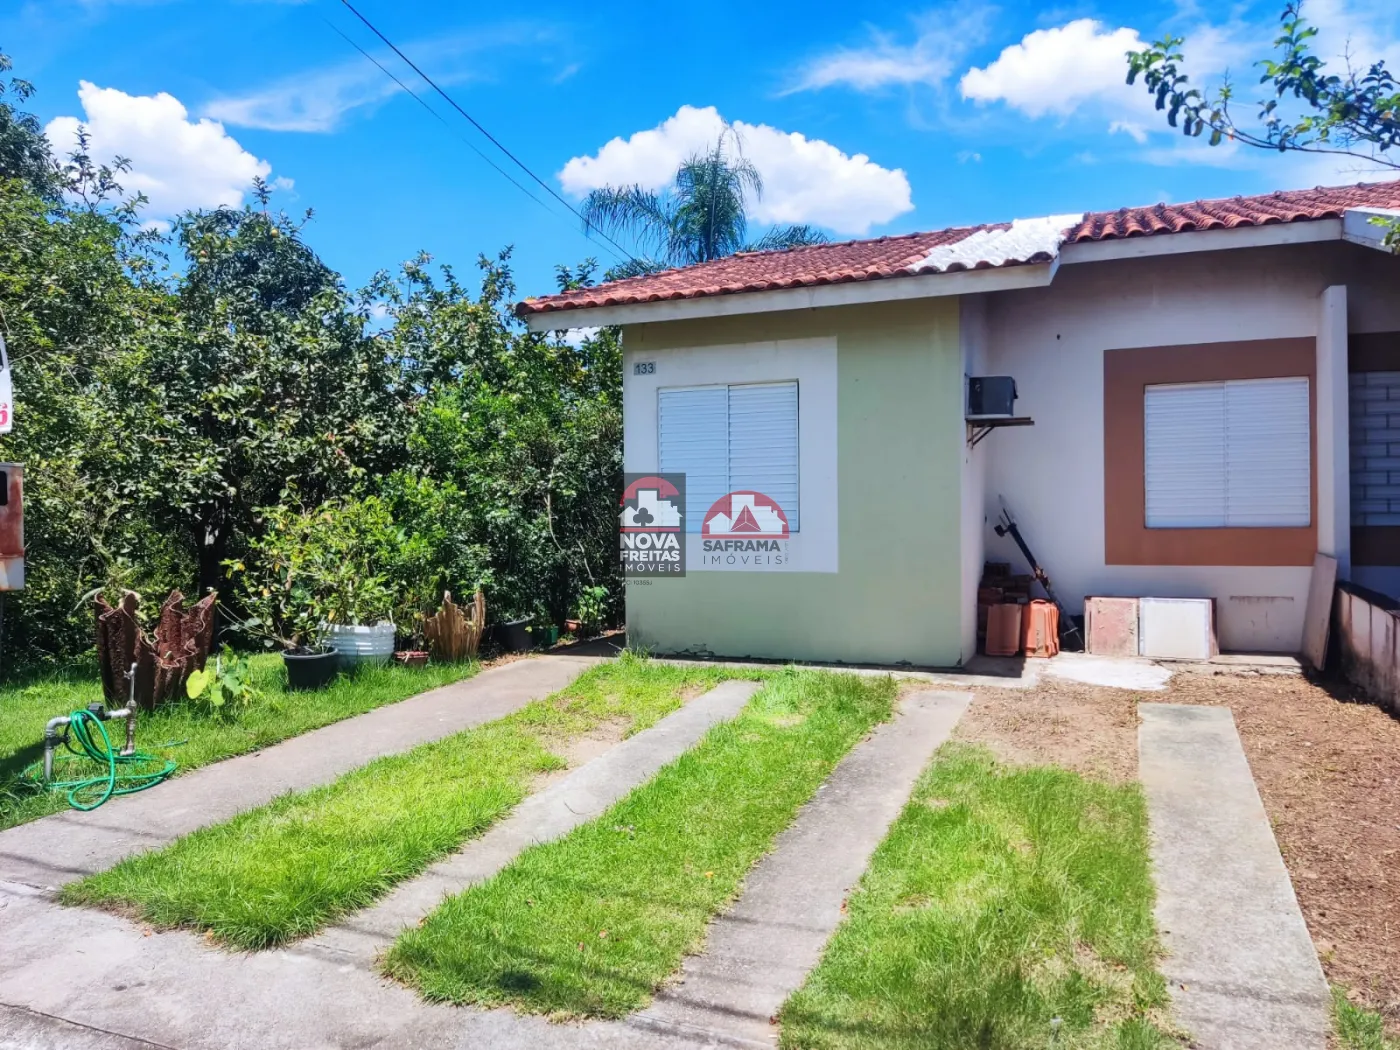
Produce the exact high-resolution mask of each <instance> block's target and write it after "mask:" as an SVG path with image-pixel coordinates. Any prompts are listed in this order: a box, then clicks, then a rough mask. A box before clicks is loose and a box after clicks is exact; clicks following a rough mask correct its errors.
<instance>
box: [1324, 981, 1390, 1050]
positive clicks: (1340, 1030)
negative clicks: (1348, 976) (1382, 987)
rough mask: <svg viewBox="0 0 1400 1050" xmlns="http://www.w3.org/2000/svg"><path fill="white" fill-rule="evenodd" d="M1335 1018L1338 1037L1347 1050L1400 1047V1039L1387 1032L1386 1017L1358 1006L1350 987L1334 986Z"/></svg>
mask: <svg viewBox="0 0 1400 1050" xmlns="http://www.w3.org/2000/svg"><path fill="white" fill-rule="evenodd" d="M1332 1021H1333V1023H1334V1025H1335V1026H1336V1029H1337V1040H1338V1042H1339V1043H1341V1045H1342V1046H1343V1047H1344V1048H1345V1050H1400V1039H1390V1038H1388V1037H1387V1036H1386V1034H1385V1019H1384V1018H1382V1017H1381V1015H1380V1014H1378V1013H1376V1012H1375V1011H1374V1010H1368V1009H1366V1008H1365V1007H1364V1006H1357V1005H1356V1004H1355V1003H1353V1002H1352V1001H1351V1000H1350V999H1348V998H1347V990H1346V989H1345V988H1342V987H1339V986H1337V985H1335V984H1334V985H1333V986H1332Z"/></svg>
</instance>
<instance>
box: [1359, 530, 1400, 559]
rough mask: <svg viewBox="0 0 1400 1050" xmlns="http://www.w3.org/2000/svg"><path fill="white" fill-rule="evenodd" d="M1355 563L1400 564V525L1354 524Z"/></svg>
mask: <svg viewBox="0 0 1400 1050" xmlns="http://www.w3.org/2000/svg"><path fill="white" fill-rule="evenodd" d="M1351 563H1352V564H1353V565H1400V525H1353V526H1352V529H1351Z"/></svg>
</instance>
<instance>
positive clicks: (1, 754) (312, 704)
mask: <svg viewBox="0 0 1400 1050" xmlns="http://www.w3.org/2000/svg"><path fill="white" fill-rule="evenodd" d="M252 664H253V674H254V679H255V683H256V685H257V686H258V688H259V689H261V690H262V691H263V692H264V693H265V694H266V699H264V700H262V701H260V702H258V703H256V704H254V705H253V706H251V707H250V708H249V709H247V710H245V711H242V712H239V713H237V714H234V715H232V716H230V717H225V718H215V717H211V716H210V715H208V714H205V713H202V712H200V711H199V710H198V709H196V708H195V707H194V706H193V705H190V704H186V703H177V704H168V705H166V706H165V707H163V708H161V709H160V710H158V711H156V712H155V713H153V714H150V715H142V716H141V718H140V720H139V721H138V723H137V731H136V746H137V747H138V748H139V749H140V750H142V751H145V752H149V753H151V754H155V755H159V756H160V757H161V758H162V759H165V758H173V759H174V760H175V761H176V762H178V763H179V764H180V771H181V772H187V771H189V770H191V769H197V768H198V767H200V766H204V765H208V764H209V763H210V762H217V761H218V760H219V759H222V758H229V757H231V756H233V755H241V754H243V753H245V752H248V751H256V750H257V749H258V748H261V747H266V746H267V745H269V744H275V743H277V742H278V741H279V740H285V739H286V738H287V737H291V736H296V735H298V734H300V733H305V732H307V731H309V730H312V729H317V728H319V727H321V726H324V725H328V724H329V723H331V722H338V721H340V720H341V719H342V718H349V717H350V716H351V715H359V714H363V713H364V712H366V711H371V710H373V709H374V708H376V707H381V706H383V705H384V704H392V703H394V702H395V701H398V700H403V699H405V698H407V697H410V696H413V695H414V694H415V693H421V692H423V691H424V690H426V689H432V688H433V687H435V686H439V685H446V684H447V683H448V682H455V681H457V680H458V679H460V678H465V677H468V676H469V675H472V674H475V673H476V670H477V665H476V664H429V665H428V666H427V667H424V668H419V669H416V670H415V669H409V668H403V667H398V666H383V667H366V668H362V669H360V670H359V671H358V672H357V673H356V674H354V675H341V676H340V677H339V678H337V679H336V680H335V682H334V683H332V684H331V685H330V687H328V688H326V689H322V690H318V691H316V692H296V693H294V692H289V691H288V690H287V687H286V681H287V677H286V673H285V672H284V671H283V670H282V658H281V657H280V656H278V655H276V654H267V655H258V656H254V657H253V658H252ZM101 699H102V685H101V683H100V682H99V681H98V678H97V669H96V667H93V668H92V669H91V670H90V671H70V672H68V673H65V674H55V675H50V676H48V677H44V678H41V679H38V680H35V681H31V682H28V683H27V684H24V685H20V686H12V687H7V688H4V689H0V828H8V827H13V826H14V825H15V824H23V823H24V822H25V821H28V820H33V819H35V818H36V817H42V816H44V815H45V814H48V813H53V812H56V811H57V810H60V809H65V808H66V807H67V802H66V801H65V799H64V796H63V795H62V794H61V793H56V792H46V791H42V790H39V789H37V788H36V787H35V785H34V783H33V782H32V781H31V780H28V779H26V778H23V777H22V774H23V772H24V769H25V767H27V766H29V765H30V764H31V763H33V762H35V761H37V760H38V759H41V758H42V757H43V754H44V748H43V737H44V725H45V724H46V723H47V722H48V720H49V719H50V718H53V717H54V716H55V715H66V714H68V713H70V712H71V711H74V710H76V709H77V708H80V707H86V706H87V705H88V704H90V703H94V702H97V701H100V700H101ZM116 731H117V733H118V735H120V734H121V733H122V732H124V730H123V729H121V727H120V726H118V727H117V730H116ZM60 754H65V752H60ZM73 769H79V770H81V772H77V773H76V775H78V776H91V775H94V774H95V773H96V772H98V768H97V767H96V766H95V765H93V764H92V763H90V762H88V763H82V764H81V765H79V764H77V763H74V766H73V767H70V771H72V770H73ZM58 779H62V776H61V775H60V776H59V777H58ZM154 790H156V791H170V790H178V788H174V787H172V786H170V785H164V786H162V787H157V788H155V789H154Z"/></svg>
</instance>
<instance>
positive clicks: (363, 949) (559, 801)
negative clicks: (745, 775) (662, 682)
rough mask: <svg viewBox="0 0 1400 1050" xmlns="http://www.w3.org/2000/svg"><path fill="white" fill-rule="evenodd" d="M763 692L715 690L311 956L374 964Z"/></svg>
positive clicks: (555, 787)
mask: <svg viewBox="0 0 1400 1050" xmlns="http://www.w3.org/2000/svg"><path fill="white" fill-rule="evenodd" d="M757 691H758V683H756V682H725V683H723V684H721V685H719V686H716V687H715V688H714V689H711V690H710V691H709V692H707V693H705V694H704V695H703V696H700V697H697V698H696V699H694V700H692V701H690V703H688V704H686V705H685V706H684V707H682V708H680V709H679V710H678V711H674V712H672V713H671V714H670V715H667V716H666V717H665V718H663V719H662V720H661V721H660V722H658V723H657V724H656V725H654V726H652V727H651V728H650V729H647V730H644V731H643V732H641V733H638V734H637V735H636V736H634V737H631V738H629V739H627V740H624V741H622V743H620V744H618V745H616V746H615V747H613V748H611V749H610V750H609V751H607V752H605V753H604V754H602V755H600V756H599V757H597V758H595V759H594V760H593V761H591V762H588V763H586V764H585V765H582V766H580V767H579V768H578V769H576V770H574V771H573V772H571V773H570V774H569V775H568V776H566V777H564V778H563V779H562V780H558V781H556V782H555V783H553V784H551V785H550V786H549V787H547V788H545V789H544V790H543V791H541V792H540V793H539V794H537V795H532V796H530V797H529V798H527V799H525V801H523V802H522V803H520V805H519V806H517V807H516V808H515V811H514V812H513V813H512V814H511V815H510V816H509V817H508V818H506V819H505V820H504V821H502V822H501V823H499V824H497V825H496V826H495V827H493V828H492V829H491V830H490V831H488V832H486V834H484V835H482V836H481V837H480V838H478V839H474V840H472V841H471V842H469V843H467V845H466V846H465V847H464V848H463V849H461V850H460V851H459V852H457V853H455V854H453V855H452V856H450V857H448V858H447V859H446V860H443V861H441V862H439V863H437V864H434V865H433V866H432V867H431V868H429V869H428V870H427V871H426V872H424V873H423V875H421V876H420V877H418V878H416V879H413V880H411V881H409V882H406V883H404V884H403V885H402V886H400V887H399V888H398V889H396V890H395V891H394V892H393V893H391V894H390V895H389V896H388V897H386V898H385V899H384V900H382V901H380V902H379V903H378V904H377V905H375V906H374V907H372V908H368V909H366V910H364V911H361V912H357V913H356V914H355V915H353V916H351V917H350V918H349V919H348V920H347V921H346V922H345V923H343V924H342V925H340V926H337V927H334V928H332V929H330V930H327V931H326V932H325V933H323V934H321V935H320V936H318V937H316V938H315V939H314V940H312V941H310V942H308V943H307V944H306V946H305V948H304V950H306V951H316V950H325V951H332V952H338V953H341V954H349V955H353V956H356V957H357V961H358V962H359V963H360V964H362V965H364V966H371V965H372V964H373V962H374V956H375V953H376V952H377V951H379V950H380V949H382V948H387V947H388V946H389V945H390V944H392V943H393V941H394V938H396V937H397V936H398V935H399V933H400V932H401V931H402V930H403V929H404V928H405V927H407V926H412V925H414V924H415V923H417V922H418V921H419V920H420V919H422V918H423V917H424V916H426V915H427V914H428V913H429V912H431V911H432V910H433V909H434V908H436V907H437V906H438V905H439V904H441V903H442V899H443V898H444V897H448V896H451V895H452V894H456V893H461V892H462V891H463V890H465V889H466V888H467V887H469V886H471V885H472V884H474V883H477V882H484V881H485V880H486V879H489V878H490V877H491V876H492V875H494V874H496V872H498V871H500V870H501V869H502V868H504V867H505V866H506V865H507V864H509V863H510V862H511V861H512V860H514V859H515V858H516V857H517V856H519V855H520V854H521V853H522V852H524V851H525V850H527V849H529V848H530V847H531V846H534V845H536V844H537V843H541V842H549V841H550V840H552V839H556V838H560V837H561V836H563V835H566V834H568V833H569V832H570V831H572V830H573V829H574V828H576V827H578V826H579V825H581V824H586V823H587V822H588V821H590V820H592V819H593V818H594V817H596V816H599V815H600V814H601V813H602V812H603V811H604V810H606V809H607V808H608V807H609V806H611V805H612V804H613V803H614V802H617V801H618V800H620V799H621V798H623V797H624V796H625V795H627V794H628V793H629V792H630V791H632V789H633V788H637V787H640V786H641V785H642V784H645V783H646V782H647V781H648V780H650V779H651V778H652V777H653V776H655V775H656V773H657V772H658V771H659V770H660V769H661V767H662V766H664V765H666V764H668V763H670V762H674V761H675V760H676V759H678V758H680V756H681V755H682V754H684V753H685V752H686V751H688V750H689V749H690V748H691V747H693V746H694V745H695V744H697V743H699V741H700V738H701V737H703V736H704V735H705V734H706V733H707V732H709V730H710V728H711V727H712V726H714V725H716V724H717V723H719V722H725V721H728V720H729V719H731V718H733V717H734V716H735V715H737V714H738V713H739V711H740V710H741V709H742V708H743V706H744V705H745V704H746V703H748V701H749V697H751V696H753V694H754V693H755V692H757Z"/></svg>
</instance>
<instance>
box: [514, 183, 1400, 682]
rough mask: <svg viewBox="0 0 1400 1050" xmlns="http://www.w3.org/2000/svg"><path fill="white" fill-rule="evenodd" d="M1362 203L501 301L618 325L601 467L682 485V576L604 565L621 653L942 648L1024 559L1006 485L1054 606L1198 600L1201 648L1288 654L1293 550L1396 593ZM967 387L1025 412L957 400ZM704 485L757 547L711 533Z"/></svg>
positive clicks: (1301, 197)
mask: <svg viewBox="0 0 1400 1050" xmlns="http://www.w3.org/2000/svg"><path fill="white" fill-rule="evenodd" d="M1386 216H1400V181H1396V182H1387V183H1377V184H1362V185H1356V186H1346V187H1337V188H1319V189H1314V190H1302V191H1290V192H1278V193H1271V194H1267V195H1264V196H1256V197H1234V198H1230V199H1226V200H1211V201H1196V202H1194V203H1190V204H1157V205H1152V206H1148V207H1136V208H1124V209H1121V210H1119V211H1110V212H1094V213H1089V214H1080V215H1060V216H1052V217H1048V218H1041V219H1030V220H1018V221H1015V222H1003V223H994V224H989V225H983V226H971V227H961V228H957V229H948V230H938V231H935V232H932V233H915V234H909V235H905V236H893V237H880V238H876V239H872V240H857V241H847V242H844V243H834V244H824V245H819V246H812V247H803V248H794V249H790V250H786V251H777V252H762V253H745V254H740V255H736V256H733V257H730V258H726V259H722V260H718V261H715V262H711V263H706V264H701V265H697V266H690V267H686V268H684V269H677V270H669V271H665V272H661V273H656V274H652V275H647V276H641V277H635V278H630V279H627V280H619V281H614V282H611V283H608V284H603V285H599V286H596V287H591V288H579V289H576V290H573V291H569V292H565V293H563V294H560V295H551V296H547V297H543V298H538V299H529V300H526V301H525V302H522V303H520V304H519V306H518V307H517V311H518V313H519V315H520V316H521V317H523V318H524V319H525V320H526V321H527V322H528V323H529V325H530V327H531V328H532V329H534V330H537V331H548V330H559V329H568V328H576V327H584V326H592V325H620V326H621V327H622V339H623V352H624V379H623V384H624V385H623V399H624V414H625V441H624V459H625V468H626V470H627V471H629V472H637V473H651V472H667V473H680V474H685V475H686V477H687V479H688V480H687V487H686V524H685V529H686V535H685V552H686V572H685V575H684V577H681V578H658V579H643V580H633V581H630V582H629V586H628V590H627V626H628V629H629V632H630V635H631V638H632V639H633V641H634V642H636V643H638V644H641V645H645V646H649V647H651V648H652V649H654V650H655V651H658V652H666V653H684V652H696V653H699V652H704V653H711V654H716V655H727V656H755V657H773V658H790V659H808V660H841V661H851V662H873V663H883V664H893V663H899V662H908V663H911V664H915V665H930V666H952V665H956V664H960V663H962V662H964V661H966V660H967V659H968V658H969V657H971V656H972V655H973V653H974V652H975V645H976V629H977V621H976V617H977V610H976V592H977V586H978V581H979V577H980V574H981V571H982V567H983V562H984V560H986V559H997V560H1005V561H1009V562H1012V563H1014V564H1015V565H1017V566H1019V568H1017V570H1016V571H1026V570H1025V568H1024V561H1023V559H1022V558H1021V556H1020V554H1019V553H1018V552H1017V550H1016V549H1015V548H1014V547H1013V546H1012V545H1011V542H1010V540H1009V539H1007V538H1005V537H1000V536H998V535H997V534H996V533H995V532H994V531H993V526H994V525H995V524H996V522H997V518H998V514H999V513H1000V511H1001V509H1002V507H1003V506H1004V507H1006V508H1008V509H1009V510H1010V511H1011V512H1012V513H1013V514H1014V516H1015V518H1016V520H1017V521H1018V523H1019V524H1020V527H1021V531H1022V533H1023V534H1024V535H1025V537H1026V539H1027V540H1028V541H1029V543H1030V545H1031V547H1032V548H1033V550H1034V552H1035V554H1036V556H1037V557H1038V559H1039V561H1040V562H1041V564H1042V565H1043V566H1044V567H1045V569H1046V571H1047V572H1048V573H1049V575H1050V577H1051V578H1052V580H1053V582H1054V584H1055V586H1056V589H1057V591H1058V592H1059V595H1060V597H1061V598H1062V599H1064V600H1065V602H1066V604H1067V605H1068V606H1069V608H1070V611H1071V612H1072V613H1073V612H1079V611H1080V610H1081V609H1082V602H1083V599H1084V597H1085V596H1088V595H1122V596H1158V597H1209V598H1213V599H1215V602H1216V622H1217V626H1218V633H1219V641H1220V645H1221V647H1222V648H1223V649H1226V650H1239V651H1265V652H1296V651H1297V650H1298V649H1299V648H1300V642H1301V636H1302V631H1303V616H1304V606H1305V603H1306V596H1307V592H1308V583H1309V577H1310V571H1311V565H1312V563H1313V558H1314V554H1315V553H1316V552H1318V551H1322V552H1324V553H1328V554H1332V555H1334V556H1335V557H1336V558H1337V559H1338V562H1339V573H1340V576H1341V577H1342V578H1344V579H1346V578H1349V579H1351V580H1353V581H1355V582H1358V583H1361V584H1363V585H1365V586H1368V587H1370V588H1372V589H1375V590H1379V591H1382V592H1385V593H1388V594H1391V595H1397V596H1400V258H1397V257H1396V256H1395V254H1394V253H1393V252H1392V251H1391V249H1390V248H1389V247H1388V246H1387V245H1386V244H1385V243H1384V241H1385V230H1384V229H1383V228H1382V227H1381V226H1379V225H1377V224H1376V223H1374V222H1372V221H1371V220H1372V219H1373V218H1376V217H1386ZM995 376H1009V377H1012V378H1013V379H1014V380H1015V384H1016V389H1017V392H1018V395H1019V399H1018V400H1017V401H1016V402H1015V405H1014V412H1013V413H1012V414H1013V415H1014V416H1015V417H1016V418H1018V419H1022V420H1024V419H1026V418H1028V419H1030V420H1033V421H1034V425H1021V426H1014V427H1013V426H995V428H994V429H988V428H987V423H989V422H991V421H990V420H973V421H969V419H968V416H969V385H970V380H971V379H973V378H978V377H995ZM996 385H997V384H995V383H993V384H987V385H986V386H987V388H988V389H994V388H995V387H996ZM973 407H974V409H978V411H976V412H974V413H973V414H974V415H977V414H984V413H985V412H986V411H987V409H986V406H978V405H974V406H973ZM1005 407H1006V406H1005V405H1002V406H998V407H994V408H993V409H992V410H991V411H992V413H993V414H996V413H1000V414H1001V415H1006V414H1007V413H1006V411H1005ZM736 492H737V493H748V494H749V495H748V496H747V497H746V500H747V509H745V508H741V507H740V501H739V500H738V499H737V498H736V499H734V500H732V501H730V502H725V501H726V500H729V494H730V493H736ZM755 499H757V501H758V502H757V503H755ZM731 504H732V505H731ZM721 506H722V507H723V508H724V509H725V514H724V516H723V518H722V520H723V521H724V522H726V523H731V524H730V526H729V527H731V528H733V529H735V530H737V528H738V526H736V525H733V524H732V521H737V517H738V515H739V514H740V513H741V511H742V512H743V513H748V512H749V511H752V510H759V509H766V510H767V511H771V512H772V513H770V515H769V516H770V518H771V519H772V520H773V521H778V519H779V518H785V520H784V521H782V522H781V533H773V534H772V535H778V536H780V538H781V542H780V543H768V544H761V543H758V544H748V545H745V544H743V543H715V542H712V541H710V540H709V539H708V538H707V537H708V536H709V535H710V530H711V522H710V520H709V519H710V517H711V516H712V515H714V514H715V513H716V510H715V508H718V507H721ZM775 507H776V508H781V511H782V513H781V515H778V514H777V513H776V512H775V511H773V508H775ZM749 526H750V528H751V531H754V532H756V534H757V535H760V536H763V535H768V533H767V532H765V530H766V529H767V528H768V526H767V525H756V524H754V522H753V521H752V520H751V521H750V522H749ZM702 530H703V534H702ZM715 534H716V535H718V533H715ZM754 550H757V551H758V553H749V551H754ZM775 552H776V553H775Z"/></svg>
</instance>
